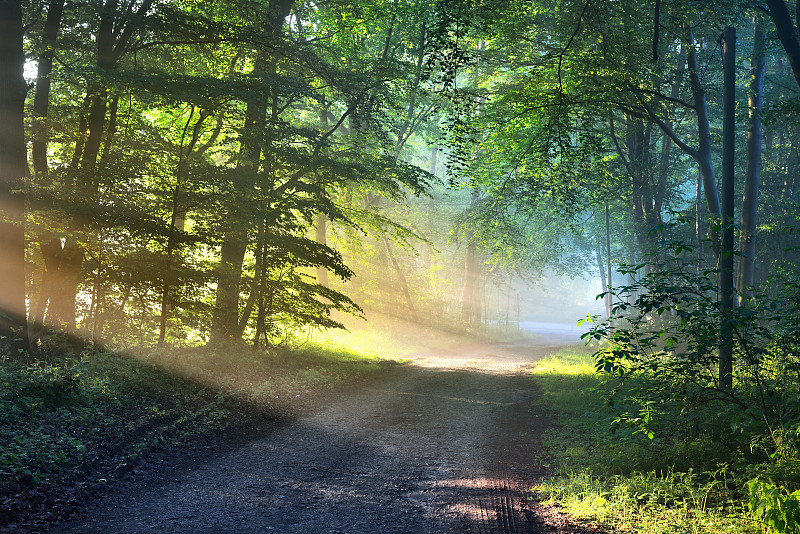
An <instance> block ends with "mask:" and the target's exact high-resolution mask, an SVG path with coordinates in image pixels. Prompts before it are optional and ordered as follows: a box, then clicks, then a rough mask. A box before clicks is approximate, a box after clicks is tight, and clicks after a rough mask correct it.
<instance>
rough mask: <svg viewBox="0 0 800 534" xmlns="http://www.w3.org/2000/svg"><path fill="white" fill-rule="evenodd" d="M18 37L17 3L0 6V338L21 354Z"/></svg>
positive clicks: (22, 158)
mask: <svg viewBox="0 0 800 534" xmlns="http://www.w3.org/2000/svg"><path fill="white" fill-rule="evenodd" d="M22 33H23V30H22V2H21V1H20V0H0V210H2V213H3V216H2V218H1V219H0V336H4V337H7V338H8V339H9V340H12V343H13V344H14V345H15V346H17V348H21V349H27V348H28V334H27V313H26V309H25V230H24V227H23V226H22V223H23V218H24V210H25V201H24V197H23V195H22V194H21V193H20V192H19V188H20V186H21V185H22V180H23V178H24V177H25V175H26V171H27V161H26V160H27V151H26V148H25V129H24V128H25V126H24V108H25V95H26V92H27V88H26V85H25V79H24V78H23V76H22V72H23V67H24V65H25V55H24V53H23V44H22ZM17 340H20V341H17Z"/></svg>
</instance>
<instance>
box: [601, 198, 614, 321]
mask: <svg viewBox="0 0 800 534" xmlns="http://www.w3.org/2000/svg"><path fill="white" fill-rule="evenodd" d="M605 212H606V270H607V273H606V298H605V301H606V315H607V316H608V317H611V305H612V304H613V302H612V301H611V288H612V287H613V286H614V282H613V281H614V279H613V277H612V274H611V217H610V216H609V213H608V203H606V209H605ZM601 269H602V267H601Z"/></svg>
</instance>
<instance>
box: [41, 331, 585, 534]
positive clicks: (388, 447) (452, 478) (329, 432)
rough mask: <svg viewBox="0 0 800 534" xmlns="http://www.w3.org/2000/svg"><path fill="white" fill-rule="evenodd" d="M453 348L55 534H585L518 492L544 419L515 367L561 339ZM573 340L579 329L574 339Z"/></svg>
mask: <svg viewBox="0 0 800 534" xmlns="http://www.w3.org/2000/svg"><path fill="white" fill-rule="evenodd" d="M543 328H544V330H545V331H544V332H541V328H540V336H539V337H538V338H537V339H536V340H535V341H533V342H526V343H519V344H505V345H502V344H501V345H496V344H495V345H490V344H483V343H476V342H467V341H462V342H459V343H455V344H453V345H452V347H451V348H449V349H447V350H444V349H438V350H437V349H431V350H427V351H423V352H421V353H420V354H418V355H417V357H416V358H415V362H416V364H415V365H407V366H396V367H394V368H393V369H391V370H389V371H387V372H386V373H384V374H382V375H381V376H380V377H379V378H377V379H375V380H371V381H369V382H368V383H366V384H361V385H359V386H354V387H353V388H352V390H350V391H342V392H340V393H338V394H337V395H336V397H335V398H334V399H332V400H331V401H330V402H327V403H326V405H325V406H320V407H317V409H315V410H313V411H312V412H311V413H310V414H305V415H302V416H297V417H291V418H288V419H287V420H285V421H277V422H276V421H273V422H265V423H264V424H262V425H258V427H257V428H253V429H252V433H251V435H242V436H238V437H237V438H236V439H228V440H222V441H221V443H220V444H219V445H218V446H216V447H215V448H214V449H213V450H210V451H207V452H204V453H202V454H198V455H197V456H196V457H194V458H187V459H186V460H185V461H182V462H179V463H178V464H177V465H174V466H173V467H171V468H169V469H166V470H162V471H160V472H159V473H156V474H154V475H152V476H150V477H149V478H148V479H147V480H145V481H144V482H143V484H142V485H139V486H138V487H134V488H131V489H127V490H124V491H122V492H120V493H116V494H112V495H110V496H109V497H108V498H107V499H106V500H105V501H103V502H102V503H101V504H100V506H98V507H97V508H95V509H94V510H92V511H91V512H90V513H89V515H88V516H87V517H85V518H83V519H80V520H77V521H73V522H71V523H67V524H62V525H60V526H57V527H55V528H54V529H53V530H52V532H59V533H94V532H98V533H99V532H103V533H109V532H111V533H131V534H132V533H162V532H175V533H190V532H191V533H202V532H223V533H251V532H252V533H256V532H257V533H264V532H277V533H286V534H292V533H298V534H299V533H303V534H312V533H330V534H333V533H342V534H344V533H364V534H366V533H409V534H417V533H445V532H464V533H508V534H510V533H529V532H533V533H539V532H554V533H555V532H558V533H583V532H594V531H593V530H588V529H586V528H584V527H581V526H579V525H576V524H574V523H572V522H570V521H569V520H568V519H567V518H565V517H563V516H562V515H561V514H559V513H558V511H557V510H555V509H553V508H552V507H543V506H541V505H539V504H538V503H537V502H536V500H535V498H534V497H535V496H534V494H533V493H531V492H530V491H529V490H528V488H529V487H530V486H531V485H532V484H533V483H534V482H535V480H536V479H537V477H540V476H542V475H543V474H544V471H543V469H542V465H543V460H542V458H541V452H540V435H541V432H542V430H543V429H544V428H545V427H546V425H547V421H546V417H545V416H544V415H543V414H541V413H538V412H537V411H536V410H535V409H533V408H531V401H532V400H533V399H534V398H535V397H536V390H535V388H534V387H533V385H532V382H531V381H530V379H529V378H527V377H526V376H525V370H526V369H527V368H529V367H530V366H531V365H532V364H533V363H534V362H535V361H536V360H538V359H539V358H541V357H542V356H545V355H547V354H549V353H550V352H552V350H554V349H555V348H557V347H558V346H559V345H562V344H564V343H566V342H568V341H574V339H571V338H570V335H569V333H567V334H565V333H564V332H560V331H555V330H553V331H552V332H550V333H549V334H548V332H547V327H546V326H545V327H543ZM575 338H577V333H576V334H575Z"/></svg>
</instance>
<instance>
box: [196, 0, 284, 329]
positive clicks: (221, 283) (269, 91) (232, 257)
mask: <svg viewBox="0 0 800 534" xmlns="http://www.w3.org/2000/svg"><path fill="white" fill-rule="evenodd" d="M292 3H293V0H280V1H279V2H277V3H276V4H275V5H274V6H272V5H270V8H269V9H270V11H271V12H270V13H269V14H268V20H267V22H266V23H265V35H266V36H267V37H268V38H270V39H273V40H275V39H277V38H278V37H279V36H280V33H281V31H282V29H283V24H284V20H285V19H286V17H287V16H288V15H289V12H290V10H291V6H292ZM274 69H275V66H274V63H273V62H272V58H271V57H270V56H269V53H268V51H267V49H266V48H265V47H262V48H261V49H260V50H259V51H258V52H257V55H256V59H255V62H254V66H253V72H254V74H256V75H258V74H267V75H269V74H271V73H274ZM271 71H272V72H271ZM264 90H265V95H266V98H263V97H258V98H254V99H251V100H250V101H248V102H247V109H246V111H245V124H244V130H243V134H242V141H241V149H240V155H239V157H240V159H239V165H238V169H237V170H238V172H237V173H236V177H237V178H236V183H235V184H234V194H233V199H232V201H231V205H230V206H229V208H228V213H227V217H226V218H225V220H226V225H225V228H224V230H223V238H222V245H221V247H220V262H219V265H218V267H217V293H216V299H215V302H214V311H213V314H212V326H211V340H210V343H212V344H218V343H224V342H229V341H233V340H235V339H236V337H237V336H236V334H237V332H238V330H239V285H240V282H241V277H242V264H243V262H244V255H245V252H246V251H247V245H248V239H247V238H248V230H249V228H250V226H251V220H252V213H248V212H247V210H246V208H245V204H246V200H247V199H248V198H249V196H250V194H251V193H252V191H253V188H254V186H255V180H256V173H257V172H258V169H259V167H260V159H261V153H262V150H264V149H266V151H268V147H263V146H262V139H263V133H264V130H265V127H266V125H267V120H266V114H267V105H266V103H265V101H266V100H267V99H271V101H272V116H271V118H270V122H271V123H274V122H275V121H277V118H278V117H277V115H278V108H277V100H276V97H277V94H276V93H277V89H276V88H275V87H269V86H267V87H265V88H264Z"/></svg>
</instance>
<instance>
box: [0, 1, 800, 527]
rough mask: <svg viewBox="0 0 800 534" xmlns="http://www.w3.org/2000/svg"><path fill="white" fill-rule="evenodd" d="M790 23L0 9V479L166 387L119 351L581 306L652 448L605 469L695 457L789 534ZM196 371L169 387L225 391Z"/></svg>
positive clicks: (499, 326)
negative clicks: (74, 428) (140, 393)
mask: <svg viewBox="0 0 800 534" xmlns="http://www.w3.org/2000/svg"><path fill="white" fill-rule="evenodd" d="M799 23H800V2H790V1H786V0H726V1H724V2H723V1H712V0H648V1H647V2H638V1H632V0H526V1H523V0H348V1H344V0H315V1H305V0H208V1H198V0H171V1H165V0H84V1H74V0H24V1H23V0H16V1H14V0H0V351H1V354H2V358H1V359H0V388H2V389H0V406H2V407H3V415H0V445H2V448H3V449H5V452H0V475H1V476H2V481H0V490H2V492H3V494H4V495H10V494H12V493H14V492H19V491H21V490H20V488H21V487H24V488H33V487H35V486H36V485H37V484H39V483H40V482H41V483H44V482H48V481H51V479H52V480H55V479H57V478H58V477H59V476H61V477H64V476H66V475H63V473H62V474H60V475H58V476H56V475H55V474H54V473H56V472H58V473H61V472H62V471H64V470H66V469H67V467H65V466H66V464H67V463H68V462H69V461H73V460H74V461H77V462H78V463H80V462H82V461H84V456H86V454H85V451H84V450H83V449H81V447H85V446H86V445H85V444H80V443H78V441H76V440H80V439H83V438H80V437H75V435H70V436H67V434H64V432H67V431H61V430H52V429H50V427H49V426H48V425H49V424H50V423H42V422H41V421H43V420H45V419H46V418H44V415H43V414H45V413H51V410H52V413H57V414H58V415H57V416H56V415H53V416H48V417H51V419H47V421H51V420H52V418H55V417H58V418H61V417H64V418H66V419H70V418H75V417H78V418H80V417H87V418H89V417H98V418H101V419H102V418H113V417H116V416H113V417H112V415H111V413H112V412H113V411H114V410H117V409H118V408H119V403H120V402H122V403H123V404H125V403H127V402H132V403H138V402H142V401H140V400H135V401H134V400H130V399H133V397H130V399H128V397H124V395H123V393H121V391H122V389H121V390H120V392H119V393H118V394H116V393H115V394H114V395H111V397H113V402H112V401H108V402H111V404H107V405H105V404H103V403H104V402H106V401H104V400H101V398H105V397H104V395H106V394H107V390H109V391H110V389H109V388H111V389H113V388H112V386H111V385H109V384H112V382H113V383H114V384H116V382H114V381H115V380H117V379H120V377H123V378H124V379H125V380H128V379H131V377H134V376H135V377H136V378H135V380H141V381H142V382H141V383H140V382H136V384H138V385H135V386H131V391H132V389H135V388H140V387H143V388H145V389H147V390H148V393H147V395H156V390H157V389H158V388H159V387H160V386H152V387H151V386H147V387H145V386H143V385H142V384H143V383H144V379H142V378H141V376H140V375H139V374H137V373H139V371H134V367H128V366H134V365H139V364H135V363H134V361H135V360H136V358H134V357H132V356H131V355H146V356H142V358H144V360H145V363H146V364H147V365H151V364H152V365H151V367H152V369H151V368H150V367H148V369H150V371H148V372H151V371H152V372H156V371H155V370H154V369H155V367H154V365H155V363H154V362H156V360H158V359H159V358H164V359H168V360H169V359H171V360H170V361H172V362H173V364H174V365H178V364H175V363H174V362H177V361H178V360H180V364H179V365H180V367H181V368H182V369H184V371H185V374H188V375H191V376H195V375H196V376H200V375H202V374H204V373H206V374H208V373H207V371H208V369H210V368H211V367H209V366H212V364H211V363H210V360H208V359H207V358H210V356H208V357H207V356H203V355H207V354H211V355H216V356H214V357H217V356H219V355H222V354H224V359H225V366H226V367H231V368H239V369H240V371H239V372H240V374H241V375H246V374H247V373H248V371H247V370H248V369H251V368H253V366H255V367H258V366H260V365H262V364H263V365H266V364H264V363H263V362H264V361H266V360H265V358H266V359H268V358H270V357H271V358H273V359H274V358H279V359H280V358H284V359H286V361H288V360H290V359H291V358H290V357H289V356H286V354H289V353H291V351H293V350H295V349H297V348H298V347H300V346H302V345H303V343H304V340H306V339H309V338H310V337H311V336H313V335H319V334H318V333H319V332H330V331H339V330H344V329H350V330H357V329H358V328H361V327H362V326H363V324H369V323H370V321H371V320H372V319H371V318H383V319H379V321H380V320H383V321H388V322H391V321H403V322H404V323H403V324H411V325H420V328H423V327H424V328H431V329H435V330H437V331H441V332H446V333H447V334H442V335H443V336H446V335H451V334H458V335H463V336H467V337H470V338H475V339H497V336H500V338H504V337H505V338H507V339H510V338H511V337H514V336H517V335H520V334H519V332H518V331H517V330H516V327H515V325H516V326H519V324H520V322H521V321H522V322H524V321H525V320H530V318H531V317H534V316H538V315H536V314H537V313H540V314H545V315H549V316H550V317H551V318H552V317H557V319H555V320H559V321H560V320H565V321H570V322H572V323H573V324H574V323H575V322H578V323H579V326H581V327H583V328H587V327H588V328H589V329H588V330H585V331H584V332H585V333H584V334H583V336H582V337H583V342H584V344H586V345H587V346H588V347H589V349H588V350H589V354H591V369H590V370H589V371H587V373H589V374H590V375H591V377H592V378H591V379H587V380H589V381H588V382H586V384H584V386H585V387H584V386H581V387H582V388H583V389H581V391H582V393H581V395H583V394H586V395H593V397H592V398H594V399H595V401H596V402H595V404H596V406H597V408H596V410H595V408H592V409H591V411H592V413H594V412H595V411H596V412H597V413H598V414H599V413H600V412H602V414H603V415H602V417H601V416H600V415H598V416H597V417H598V421H600V420H601V419H602V421H603V422H600V423H597V424H598V425H602V426H603V429H604V430H603V432H605V431H606V430H607V431H608V433H609V434H608V436H609V437H608V439H609V440H614V439H617V438H619V439H617V445H614V447H620V449H619V450H620V451H624V450H633V449H636V450H641V451H645V452H642V453H641V454H642V458H645V459H643V460H641V461H639V460H637V461H632V462H631V465H629V466H628V467H626V468H623V467H619V466H618V465H616V464H615V463H614V462H616V461H618V460H619V458H616V457H615V459H614V460H611V459H609V458H604V460H606V464H607V467H608V469H607V470H606V471H605V472H604V474H601V475H597V480H601V479H603V478H604V477H605V479H606V480H611V479H613V477H615V476H617V477H618V476H629V475H630V473H631V472H632V470H635V471H636V472H637V473H643V472H662V473H664V472H669V473H672V474H673V475H675V474H676V473H684V474H685V473H689V474H690V475H691V476H695V475H693V474H692V473H696V474H697V476H698V477H699V478H698V479H697V487H704V488H706V499H710V500H711V501H714V499H715V498H716V499H717V501H714V502H716V505H718V509H719V510H722V511H721V512H720V513H721V514H722V515H724V516H731V514H734V515H735V514H739V515H736V517H738V518H739V520H737V521H738V523H739V526H737V528H739V527H741V529H742V530H740V531H741V532H761V531H766V530H769V531H770V532H800V401H798V399H799V398H800V241H798V232H800V222H799V221H800V203H799V202H800V175H799V173H800V28H799V27H798V24H799ZM558 277H560V278H558ZM556 278H558V279H560V280H570V279H575V280H578V281H577V282H564V286H563V287H561V290H564V291H565V293H563V294H557V293H558V291H559V289H558V287H557V286H558V282H556V281H555V280H556ZM536 287H538V288H544V289H545V290H546V289H548V287H549V289H550V290H551V293H549V295H550V296H549V297H547V296H545V297H543V296H541V295H542V294H544V295H548V293H533V291H534V289H531V288H536ZM586 287H590V288H597V291H594V290H593V289H590V290H589V292H592V293H599V296H598V297H597V300H596V301H593V300H591V299H586V298H584V297H585V293H586V291H587V290H586ZM536 291H538V290H536ZM593 297H594V295H592V298H593ZM548 299H549V300H551V301H552V302H544V300H548ZM542 309H544V310H545V311H542ZM573 313H574V315H573ZM376 320H378V319H376ZM412 328H414V327H412ZM314 333H317V334H314ZM507 339H506V340H507ZM286 351H288V352H286ZM277 354H280V355H281V356H276V355H277ZM220 357H222V356H220ZM193 358H194V359H193ZM303 358H305V356H297V357H296V359H295V363H293V364H287V365H290V366H291V365H297V366H303V365H306V360H304V359H303ZM270 362H272V363H269V365H270V366H272V365H274V362H273V361H272V360H270ZM297 362H300V363H297ZM156 363H157V362H156ZM214 365H217V364H214ZM221 365H222V364H219V366H218V367H220V366H221ZM281 365H283V364H281ZM309 365H310V364H309ZM167 367H169V365H167ZM212 367H213V366H212ZM220 368H221V367H220ZM136 369H138V367H136ZM186 369H188V371H186ZM214 369H217V367H214ZM304 369H305V368H304ZM273 371H274V369H273V367H270V371H269V372H273ZM159 372H161V371H159ZM209 372H210V371H209ZM215 372H216V371H215ZM303 372H306V371H303ZM331 372H332V371H331ZM337 372H338V371H337ZM342 372H344V371H342ZM93 373H94V374H93ZM359 373H360V371H359ZM112 375H113V377H115V378H110V377H111V376H112ZM148 376H149V375H148ZM154 376H155V375H154ZM304 376H306V375H304ZM89 377H91V378H89ZM147 380H150V379H147ZM153 380H159V381H160V380H167V379H166V378H164V377H163V376H161V375H158V378H157V379H156V378H153ZM159 383H160V382H159ZM587 384H588V385H587ZM114 387H117V386H114ZM163 387H164V388H166V389H169V388H172V387H173V386H169V387H167V386H163ZM193 387H194V386H191V387H190V386H188V385H185V384H184V385H181V386H180V388H179V390H180V395H186V397H185V399H184V400H175V399H172V400H169V401H165V402H168V403H170V402H174V403H176V404H175V406H177V405H178V404H181V403H184V404H187V405H191V406H193V408H192V410H196V412H192V413H194V414H195V415H194V416H197V417H198V419H197V420H198V421H201V420H202V421H206V422H208V421H212V422H213V424H217V423H218V421H217V419H219V418H220V417H218V416H219V414H220V413H222V411H224V410H228V409H231V410H234V411H235V408H230V407H228V406H227V405H226V407H224V408H223V407H222V405H220V404H219V403H220V402H223V401H221V400H220V399H219V398H217V397H215V394H214V393H209V392H208V391H206V390H203V389H202V388H201V390H195V389H192V388H193ZM148 388H151V389H148ZM186 388H189V389H186ZM123 389H124V388H123ZM125 391H127V390H125ZM198 391H203V392H202V393H199V392H198ZM162 393H163V392H160V393H158V394H157V395H156V396H158V395H161V394H162ZM109 395H110V394H109ZM115 395H117V396H115ZM125 395H127V393H125ZM272 396H274V395H272ZM299 396H300V395H298V397H299ZM111 397H109V398H111ZM118 397H119V398H118ZM123 397H124V399H128V400H124V399H123ZM234 397H235V395H234ZM159 398H160V397H159ZM181 398H182V399H183V397H181ZM189 398H191V399H192V400H191V401H188V400H186V399H189ZM275 398H276V399H277V398H278V397H277V396H275ZM587 398H588V397H587ZM119 399H123V400H122V401H120V400H119ZM137 399H138V397H137ZM240 400H241V399H239V398H238V397H237V400H235V401H234V400H231V401H230V402H239V401H240ZM148 402H149V401H148ZM159 402H161V401H159ZM225 402H228V401H225ZM114 403H116V404H114ZM87 405H97V406H103V408H102V409H100V412H99V413H100V414H101V415H92V416H90V415H87V414H88V412H86V413H84V412H85V411H86V410H87V408H86V407H87ZM170 406H172V404H170ZM75 407H80V410H78V411H79V412H80V414H81V415H80V416H77V415H70V416H69V417H67V416H65V415H64V414H65V413H66V412H64V411H63V410H66V409H67V408H70V409H73V408H75ZM76 409H77V408H76ZM176 409H177V408H176ZM182 409H183V408H182ZM584 411H585V410H584ZM126 413H127V412H126ZM176 413H177V412H176ZM586 413H589V412H588V411H587V412H586ZM198 414H200V415H198ZM209 414H211V415H209ZM120 417H122V418H124V416H120ZM565 417H566V416H565ZM576 417H577V416H576ZM43 418H44V419H43ZM178 418H179V417H178V416H175V419H178ZM603 418H604V419H603ZM70 420H71V421H73V419H70ZM87 420H88V419H87ZM120 421H121V419H120ZM73 422H74V421H73ZM118 422H119V421H118ZM120 424H121V423H120ZM170 424H172V423H170ZM203 424H206V423H203ZM208 424H209V425H212V426H213V424H212V423H208ZM564 424H565V425H566V427H569V425H570V424H572V423H564ZM81 425H83V426H87V428H88V423H80V424H79V425H78V426H81ZM83 426H81V428H83ZM198 426H202V425H201V424H200V423H198ZM215 428H216V427H215ZM51 430H52V432H51ZM573 431H574V432H576V433H578V431H577V430H575V429H574V428H573ZM48 432H49V433H48ZM598 432H599V431H598ZM43 433H45V434H47V437H46V438H42V436H43V435H44V434H43ZM103 435H104V434H103ZM65 436H67V437H65ZM612 436H616V437H612ZM620 436H624V438H620ZM102 439H105V438H102ZM102 439H100V438H98V443H99V441H102ZM604 439H605V438H604ZM42 440H44V441H43V443H47V444H49V445H47V447H53V448H54V449H53V450H57V451H62V453H61V454H62V457H60V458H61V459H53V457H52V455H50V454H49V453H48V452H46V451H45V452H39V453H36V454H34V453H32V452H30V450H29V449H30V447H32V446H33V445H34V444H35V443H36V442H41V441H42ZM93 443H94V442H93ZM95 445H96V444H95ZM92 446H94V445H92ZM609 446H610V445H609ZM626 447H628V448H629V449H625V448H626ZM601 449H602V447H601V446H600V445H598V446H597V449H596V450H594V453H596V454H600V456H602V453H601V452H599V451H600V450H601ZM63 451H67V452H65V453H64V452H63ZM51 452H52V451H51ZM609 454H610V453H609ZM621 454H624V452H621ZM76 458H77V460H75V459H76ZM62 460H63V461H62ZM601 460H603V459H601ZM37 462H38V463H37ZM612 464H613V465H612ZM609 466H610V467H609ZM584 467H585V466H584ZM626 469H627V471H626ZM623 472H624V473H623ZM700 473H702V474H700ZM675 476H677V475H675ZM690 478H691V477H690ZM729 478H730V480H732V481H735V482H731V483H730V486H731V487H730V488H728V479H729ZM59 480H60V479H59ZM103 480H105V479H103ZM592 480H595V479H592ZM615 480H618V479H615ZM682 480H684V479H682ZM721 480H724V482H720V481H721ZM673 482H674V480H673ZM592 484H594V482H592ZM562 486H563V485H562ZM723 486H724V488H725V489H724V491H723V490H722V489H720V488H721V487H723ZM554 487H555V486H554ZM710 488H715V489H714V490H713V491H712V489H710ZM29 491H33V490H29ZM542 491H543V492H544V493H547V492H548V491H549V495H550V496H551V497H552V498H553V499H556V500H558V499H559V492H563V491H566V490H563V487H562V489H552V490H542ZM576 491H577V492H578V493H580V492H579V491H578V490H576ZM580 491H584V493H586V491H588V490H586V489H585V488H584V489H583V490H580ZM603 491H606V490H603ZM687 491H689V493H690V494H692V495H695V492H696V491H700V490H697V489H696V488H695V489H694V490H687ZM599 494H600V495H605V497H603V499H604V500H609V499H610V497H608V495H607V494H606V493H603V492H602V491H601V492H600V493H599ZM654 494H655V492H654V493H642V495H654ZM712 494H713V495H716V497H713V495H712ZM637 495H638V494H637ZM670 495H672V494H670ZM709 495H712V497H709ZM649 498H650V497H641V498H638V497H637V499H638V501H643V500H647V499H649ZM693 498H694V497H693ZM565 499H566V498H565V497H563V495H562V501H564V500H565ZM654 499H655V501H658V502H660V501H659V497H657V496H656V497H655V498H654ZM674 499H675V498H674V496H672V497H665V498H664V499H663V500H664V501H665V505H666V504H668V503H667V501H669V502H673V501H674ZM651 500H652V499H651ZM9 502H10V501H9ZM648 502H649V501H648ZM682 502H683V501H682ZM703 502H704V504H703V505H702V508H704V509H705V508H706V504H705V502H706V501H703ZM8 506H11V505H8ZM15 506H16V505H15ZM20 506H21V505H20ZM26 506H27V505H26ZM708 507H709V508H712V505H711V504H709V505H708ZM12 508H13V507H11V508H9V507H6V508H3V507H2V506H0V526H3V525H7V524H11V525H12V527H13V525H14V524H13V521H14V520H15V519H13V518H14V517H17V515H15V514H18V513H21V512H19V510H17V509H12ZM744 518H747V519H746V520H745V519H744ZM607 528H612V529H613V528H620V529H621V530H620V531H627V530H624V528H622V527H619V526H617V527H614V526H611V527H608V526H607ZM698 528H701V530H697V531H698V532H704V531H709V532H711V531H714V532H716V530H710V527H709V530H702V529H704V528H705V527H698ZM720 528H721V529H722V530H719V531H720V532H723V531H730V530H725V529H727V528H728V527H720ZM747 529H752V530H747ZM764 529H766V530H764ZM688 531H689V530H687V532H688ZM664 532H672V531H671V530H664ZM675 532H677V530H676V531H675ZM681 532H683V531H681ZM737 532H739V531H738V530H737Z"/></svg>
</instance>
